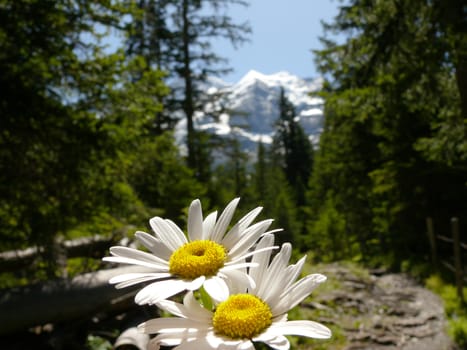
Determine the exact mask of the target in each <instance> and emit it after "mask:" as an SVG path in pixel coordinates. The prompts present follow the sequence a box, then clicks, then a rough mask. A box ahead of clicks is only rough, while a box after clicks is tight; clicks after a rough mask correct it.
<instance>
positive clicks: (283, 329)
mask: <svg viewBox="0 0 467 350" xmlns="http://www.w3.org/2000/svg"><path fill="white" fill-rule="evenodd" d="M268 330H270V331H276V332H277V334H283V335H300V336H304V337H308V338H316V339H328V338H330V337H331V330H330V329H329V328H328V327H326V326H324V325H322V324H321V323H318V322H314V321H307V320H301V321H287V322H283V323H273V324H272V325H271V326H270V327H269V329H268Z"/></svg>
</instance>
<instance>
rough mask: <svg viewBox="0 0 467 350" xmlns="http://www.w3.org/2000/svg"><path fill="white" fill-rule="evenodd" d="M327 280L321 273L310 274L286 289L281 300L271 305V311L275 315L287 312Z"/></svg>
mask: <svg viewBox="0 0 467 350" xmlns="http://www.w3.org/2000/svg"><path fill="white" fill-rule="evenodd" d="M325 280H326V276H324V275H321V274H312V275H308V276H306V277H304V278H302V279H300V280H299V281H297V282H296V283H294V284H293V285H292V286H291V287H290V288H287V289H286V290H284V291H283V292H282V293H281V295H280V297H279V299H278V300H279V301H278V302H277V303H276V304H270V305H271V311H272V313H273V315H280V314H283V313H286V312H287V311H289V310H290V309H291V308H293V307H295V306H297V305H298V304H299V303H300V302H301V301H302V300H303V299H305V298H306V297H307V296H309V295H310V294H311V292H312V291H313V290H314V289H315V288H316V287H317V286H318V285H319V284H320V283H322V282H324V281H325Z"/></svg>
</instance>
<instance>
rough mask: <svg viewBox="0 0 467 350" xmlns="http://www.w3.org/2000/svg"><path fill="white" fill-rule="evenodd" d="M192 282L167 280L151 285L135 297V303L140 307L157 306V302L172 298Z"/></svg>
mask: <svg viewBox="0 0 467 350" xmlns="http://www.w3.org/2000/svg"><path fill="white" fill-rule="evenodd" d="M189 285H190V282H186V281H183V280H166V281H158V282H154V283H151V284H150V285H148V286H146V287H144V288H143V289H141V290H140V291H139V292H138V294H136V296H135V302H136V303H137V304H139V305H143V304H156V303H157V302H159V301H161V300H164V299H167V298H170V297H171V296H173V295H176V294H178V293H180V292H182V291H184V290H186V289H187V287H188V286H189Z"/></svg>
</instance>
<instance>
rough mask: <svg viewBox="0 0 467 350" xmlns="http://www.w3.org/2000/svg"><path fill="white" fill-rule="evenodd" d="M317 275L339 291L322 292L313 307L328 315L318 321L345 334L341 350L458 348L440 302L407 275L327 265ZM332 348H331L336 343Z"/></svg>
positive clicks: (441, 349) (445, 349)
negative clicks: (450, 333) (448, 331)
mask: <svg viewBox="0 0 467 350" xmlns="http://www.w3.org/2000/svg"><path fill="white" fill-rule="evenodd" d="M319 272H321V273H323V274H325V275H327V276H328V277H329V279H330V281H332V280H334V281H335V283H336V285H339V288H336V289H334V290H327V291H326V290H323V291H322V292H320V291H319V290H318V291H317V295H316V297H315V298H314V300H313V302H312V303H311V305H309V306H310V307H313V308H318V309H319V308H324V309H328V311H330V312H326V313H324V315H325V316H324V318H321V319H319V320H318V321H321V322H322V323H324V324H327V325H332V324H335V325H336V326H338V327H339V328H340V329H341V330H342V333H343V337H344V338H345V345H344V346H343V347H342V344H340V346H339V348H340V349H345V350H370V349H371V350H396V349H397V350H399V349H400V350H455V349H457V348H456V346H455V345H454V344H453V342H452V341H451V339H450V338H449V336H448V335H447V334H446V319H445V314H444V308H443V303H442V301H441V299H440V298H439V297H438V296H437V295H435V294H433V293H432V292H430V291H429V290H427V289H426V288H424V287H422V286H420V285H419V284H417V283H416V282H415V281H414V280H413V279H411V278H410V277H409V276H407V275H405V274H385V273H382V271H374V272H373V273H371V272H362V270H360V269H357V268H355V267H352V266H346V265H342V264H331V265H323V270H320V271H319ZM330 283H333V282H330ZM329 345H330V346H329V347H328V348H329V349H333V347H332V341H330V342H329Z"/></svg>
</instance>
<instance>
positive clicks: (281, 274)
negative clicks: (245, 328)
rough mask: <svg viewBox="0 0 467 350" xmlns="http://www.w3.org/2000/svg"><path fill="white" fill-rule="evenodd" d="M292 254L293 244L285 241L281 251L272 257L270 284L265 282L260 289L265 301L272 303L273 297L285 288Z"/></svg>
mask: <svg viewBox="0 0 467 350" xmlns="http://www.w3.org/2000/svg"><path fill="white" fill-rule="evenodd" d="M291 254H292V245H291V244H290V243H284V244H283V245H282V248H281V250H280V252H279V253H278V254H277V255H276V256H275V257H274V258H273V259H272V262H271V264H270V265H269V267H268V270H267V278H268V280H269V283H268V284H264V285H263V286H264V287H267V288H264V289H263V290H261V291H258V296H260V297H261V298H262V299H263V301H265V302H266V303H270V300H271V298H274V297H276V296H278V295H280V294H281V293H282V292H283V291H284V289H285V281H286V280H287V276H286V268H287V264H288V263H289V260H290V256H291Z"/></svg>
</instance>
